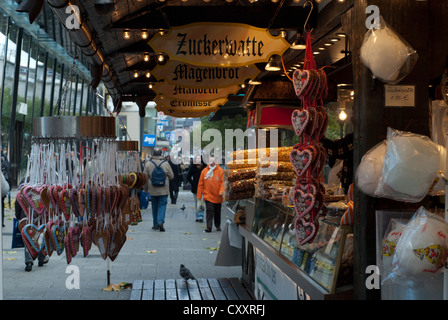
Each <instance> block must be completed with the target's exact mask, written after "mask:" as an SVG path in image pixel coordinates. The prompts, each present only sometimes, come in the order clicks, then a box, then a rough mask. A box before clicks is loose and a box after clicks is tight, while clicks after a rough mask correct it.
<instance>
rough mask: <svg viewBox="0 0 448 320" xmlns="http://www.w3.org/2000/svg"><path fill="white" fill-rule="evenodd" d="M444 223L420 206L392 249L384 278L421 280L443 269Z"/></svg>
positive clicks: (446, 249) (446, 250) (447, 226)
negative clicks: (390, 259) (391, 259)
mask: <svg viewBox="0 0 448 320" xmlns="http://www.w3.org/2000/svg"><path fill="white" fill-rule="evenodd" d="M447 236H448V223H447V222H446V221H445V220H444V219H442V218H441V217H439V216H438V215H435V214H432V213H430V212H429V211H428V210H426V209H425V208H423V207H420V208H419V209H418V210H417V211H416V213H415V214H414V216H413V217H412V219H411V220H410V221H409V222H408V223H407V224H406V226H405V227H404V229H403V231H402V233H401V236H400V237H399V239H398V242H397V246H396V248H395V254H394V255H393V261H392V272H391V273H390V275H389V276H388V277H386V279H385V280H384V281H388V280H393V281H394V282H395V283H400V282H402V283H406V282H408V281H414V282H419V281H425V280H429V279H433V278H435V277H436V276H437V275H438V274H439V273H440V272H442V271H443V267H444V265H445V262H446V259H447V256H448V240H447Z"/></svg>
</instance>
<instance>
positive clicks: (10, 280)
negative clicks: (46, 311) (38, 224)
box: [3, 191, 242, 300]
mask: <svg viewBox="0 0 448 320" xmlns="http://www.w3.org/2000/svg"><path fill="white" fill-rule="evenodd" d="M6 202H7V199H6ZM168 203H170V201H169V200H168ZM183 204H185V206H186V207H187V208H186V210H185V213H182V211H181V210H180V208H181V207H182V205H183ZM193 207H194V203H193V196H192V193H191V192H190V191H180V193H179V198H178V201H177V204H176V205H171V204H168V208H167V213H166V219H165V220H166V223H165V229H166V232H160V231H155V230H152V229H151V227H152V214H151V209H150V208H151V205H149V207H148V209H146V210H143V211H142V217H143V221H142V222H140V223H139V224H138V225H136V226H129V231H128V234H127V235H128V240H127V241H126V243H125V244H124V246H123V248H122V250H121V252H120V254H119V255H118V257H117V258H116V259H115V261H114V262H110V282H111V284H116V283H120V282H128V283H132V282H133V281H134V280H151V279H152V280H156V279H179V278H180V275H179V265H180V264H181V263H183V264H185V266H187V267H188V268H189V269H190V270H191V272H192V273H193V275H194V276H195V277H196V278H217V277H225V278H231V277H237V278H241V274H242V271H241V267H240V266H235V267H217V266H215V265H214V264H215V260H216V256H217V253H218V251H217V249H218V248H219V244H220V241H221V235H222V232H219V231H215V230H213V232H211V233H204V232H203V231H204V229H205V222H203V223H198V222H195V216H194V213H193ZM224 208H225V206H224V205H223V210H222V223H221V227H222V228H223V229H224V226H225V222H226V221H227V219H233V217H232V214H231V213H230V212H229V211H228V210H225V209H224ZM13 217H14V210H10V209H9V208H8V205H7V204H6V208H5V228H3V253H4V254H3V285H4V287H3V290H4V299H6V300H17V299H25V300H47V299H51V300H74V299H87V300H128V299H129V297H130V293H131V290H122V291H111V292H108V291H104V290H102V289H104V288H106V286H107V262H106V261H105V260H103V259H102V258H101V256H100V254H99V251H98V249H97V248H96V246H95V245H92V250H91V251H90V253H89V255H88V257H87V258H84V257H83V255H82V252H79V253H78V255H77V256H76V257H74V258H73V260H72V262H71V264H70V265H67V262H66V260H65V253H63V254H61V255H60V256H58V255H57V254H56V253H53V255H52V256H51V257H50V262H49V263H48V264H46V265H44V266H42V267H38V266H37V261H36V262H35V264H34V266H33V270H32V271H31V272H26V271H25V263H24V253H23V248H19V249H11V232H12V219H13ZM72 265H75V266H77V267H79V274H80V289H72V290H69V289H67V288H66V284H65V283H66V280H67V278H68V277H70V276H71V275H72V273H71V272H70V271H68V273H66V269H67V267H68V266H72Z"/></svg>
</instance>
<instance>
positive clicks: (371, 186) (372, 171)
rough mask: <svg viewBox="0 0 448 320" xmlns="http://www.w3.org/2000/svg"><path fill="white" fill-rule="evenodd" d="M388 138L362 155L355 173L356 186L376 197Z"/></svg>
mask: <svg viewBox="0 0 448 320" xmlns="http://www.w3.org/2000/svg"><path fill="white" fill-rule="evenodd" d="M386 146H387V143H386V140H384V141H382V142H380V143H378V144H377V145H376V146H374V147H373V148H371V149H370V150H369V151H367V152H366V154H365V155H364V156H363V157H362V159H361V162H360V163H359V165H358V168H357V169H356V173H355V183H356V186H357V187H358V188H359V189H360V190H361V191H362V192H364V193H365V194H367V195H369V196H371V197H374V196H375V190H376V188H377V186H378V181H379V180H380V177H381V170H382V168H383V160H384V154H385V153H386Z"/></svg>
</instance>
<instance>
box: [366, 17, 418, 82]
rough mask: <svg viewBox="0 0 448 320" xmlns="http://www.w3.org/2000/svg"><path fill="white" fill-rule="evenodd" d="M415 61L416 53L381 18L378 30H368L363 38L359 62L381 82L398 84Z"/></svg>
mask: <svg viewBox="0 0 448 320" xmlns="http://www.w3.org/2000/svg"><path fill="white" fill-rule="evenodd" d="M417 59H418V55H417V52H416V51H415V50H414V49H413V48H412V47H411V46H410V45H409V44H408V43H407V42H406V41H405V40H404V39H403V38H402V37H401V36H400V35H399V34H397V33H396V32H395V31H394V30H393V29H391V28H390V27H389V26H388V25H387V23H386V22H385V21H384V19H383V18H382V17H380V26H379V28H378V29H374V28H371V29H369V31H367V33H366V34H365V36H364V42H363V44H362V46H361V61H362V63H363V64H364V65H365V66H366V67H367V68H369V69H370V71H372V74H373V76H374V77H375V78H378V79H380V80H381V81H383V82H386V83H389V84H397V83H399V82H400V81H401V80H402V79H403V78H404V77H406V76H407V75H408V74H409V73H410V72H411V70H412V68H413V67H414V65H415V62H416V61H417Z"/></svg>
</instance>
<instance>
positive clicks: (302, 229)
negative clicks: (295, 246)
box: [294, 218, 319, 245]
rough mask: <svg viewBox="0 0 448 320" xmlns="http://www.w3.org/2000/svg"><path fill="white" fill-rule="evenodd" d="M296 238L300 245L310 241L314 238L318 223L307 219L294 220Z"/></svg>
mask: <svg viewBox="0 0 448 320" xmlns="http://www.w3.org/2000/svg"><path fill="white" fill-rule="evenodd" d="M294 227H295V230H296V238H297V241H298V242H299V244H300V245H304V244H306V243H310V242H312V241H313V240H314V238H315V237H316V234H317V230H318V229H319V224H318V223H315V222H314V221H312V220H311V221H308V220H307V219H304V218H302V219H297V220H296V222H295V226H294Z"/></svg>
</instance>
